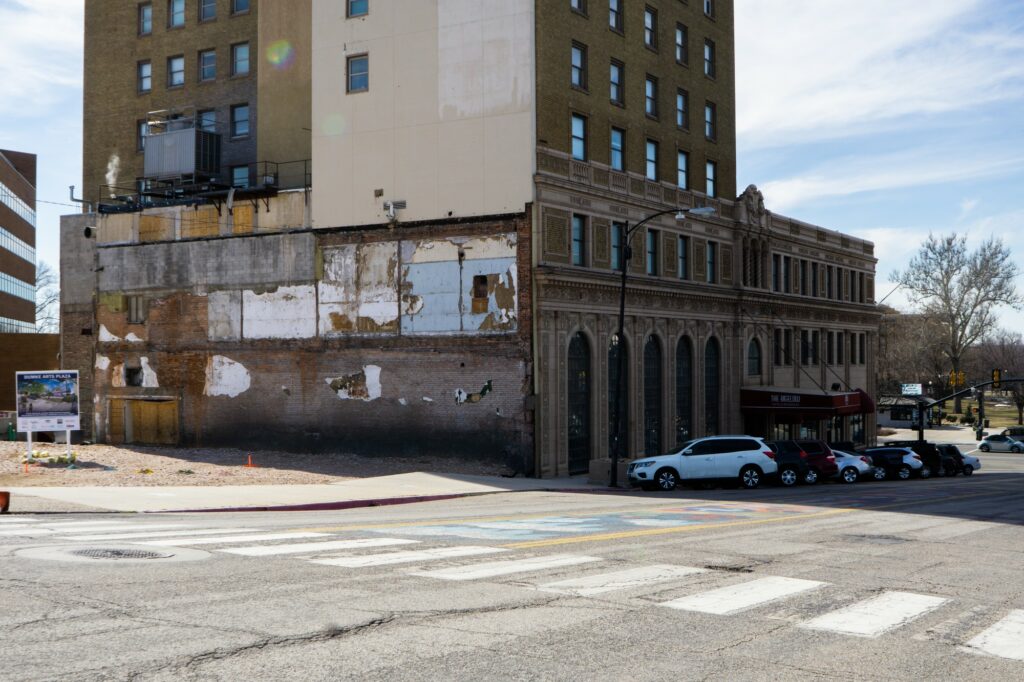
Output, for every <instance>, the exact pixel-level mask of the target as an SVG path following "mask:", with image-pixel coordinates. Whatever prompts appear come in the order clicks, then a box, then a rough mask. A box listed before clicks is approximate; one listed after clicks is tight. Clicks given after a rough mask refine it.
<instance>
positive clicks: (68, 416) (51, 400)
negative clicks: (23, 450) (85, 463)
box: [15, 370, 81, 433]
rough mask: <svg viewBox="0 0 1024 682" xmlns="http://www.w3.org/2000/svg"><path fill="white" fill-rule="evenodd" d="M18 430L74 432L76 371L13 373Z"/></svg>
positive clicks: (76, 400) (76, 403)
mask: <svg viewBox="0 0 1024 682" xmlns="http://www.w3.org/2000/svg"><path fill="white" fill-rule="evenodd" d="M15 380H16V383H17V396H16V401H17V405H18V431H21V432H23V433H25V432H35V431H77V430H78V429H79V428H81V427H80V425H79V417H78V372H77V371H75V370H71V371H65V372H15Z"/></svg>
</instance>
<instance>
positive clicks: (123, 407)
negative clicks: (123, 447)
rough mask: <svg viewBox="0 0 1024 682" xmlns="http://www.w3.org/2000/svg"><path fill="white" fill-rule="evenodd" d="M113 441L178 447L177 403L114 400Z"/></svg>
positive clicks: (111, 416) (111, 420) (111, 418)
mask: <svg viewBox="0 0 1024 682" xmlns="http://www.w3.org/2000/svg"><path fill="white" fill-rule="evenodd" d="M110 442H111V443H140V444H144V445H177V444H178V401H177V400H111V401H110Z"/></svg>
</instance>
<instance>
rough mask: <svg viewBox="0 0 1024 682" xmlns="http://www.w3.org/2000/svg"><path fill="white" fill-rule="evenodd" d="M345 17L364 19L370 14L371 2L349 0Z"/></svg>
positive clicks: (368, 0)
mask: <svg viewBox="0 0 1024 682" xmlns="http://www.w3.org/2000/svg"><path fill="white" fill-rule="evenodd" d="M347 4H348V6H347V7H346V9H345V16H348V17H364V16H366V15H367V14H369V12H370V0H347Z"/></svg>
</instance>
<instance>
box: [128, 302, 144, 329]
mask: <svg viewBox="0 0 1024 682" xmlns="http://www.w3.org/2000/svg"><path fill="white" fill-rule="evenodd" d="M127 299H128V324H143V323H144V322H145V321H146V299H144V298H143V297H142V296H128V297H127Z"/></svg>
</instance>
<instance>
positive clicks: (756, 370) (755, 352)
mask: <svg viewBox="0 0 1024 682" xmlns="http://www.w3.org/2000/svg"><path fill="white" fill-rule="evenodd" d="M747 375H748V376H752V377H754V376H761V343H760V342H759V341H758V340H757V339H751V341H750V345H749V346H748V347H747Z"/></svg>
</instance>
